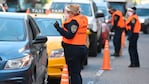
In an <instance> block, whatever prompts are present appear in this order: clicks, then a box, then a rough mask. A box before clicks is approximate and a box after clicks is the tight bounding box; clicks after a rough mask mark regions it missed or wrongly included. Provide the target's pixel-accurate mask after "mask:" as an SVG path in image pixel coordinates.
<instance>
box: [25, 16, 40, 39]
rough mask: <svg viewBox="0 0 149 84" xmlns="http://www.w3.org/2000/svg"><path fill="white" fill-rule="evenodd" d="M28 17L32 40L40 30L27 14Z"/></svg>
mask: <svg viewBox="0 0 149 84" xmlns="http://www.w3.org/2000/svg"><path fill="white" fill-rule="evenodd" d="M28 17H29V25H30V27H31V31H32V33H33V40H34V39H35V38H36V36H37V35H38V34H40V30H39V28H38V26H37V24H36V22H35V21H34V19H33V18H32V17H31V16H28Z"/></svg>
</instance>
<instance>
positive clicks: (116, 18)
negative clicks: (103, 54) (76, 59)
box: [109, 7, 125, 57]
mask: <svg viewBox="0 0 149 84" xmlns="http://www.w3.org/2000/svg"><path fill="white" fill-rule="evenodd" d="M109 13H110V14H111V15H112V18H111V23H112V29H111V32H114V37H113V45H114V53H113V54H112V56H116V57H119V56H120V49H121V35H122V32H123V30H124V29H125V22H124V17H123V14H122V12H121V11H119V10H116V9H114V8H112V7H110V8H109Z"/></svg>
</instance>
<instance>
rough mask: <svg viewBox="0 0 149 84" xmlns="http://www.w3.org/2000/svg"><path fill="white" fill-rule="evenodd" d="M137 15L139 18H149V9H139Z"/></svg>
mask: <svg viewBox="0 0 149 84" xmlns="http://www.w3.org/2000/svg"><path fill="white" fill-rule="evenodd" d="M136 13H137V15H138V16H149V9H143V8H137V10H136Z"/></svg>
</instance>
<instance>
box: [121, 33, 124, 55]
mask: <svg viewBox="0 0 149 84" xmlns="http://www.w3.org/2000/svg"><path fill="white" fill-rule="evenodd" d="M124 47H125V32H122V36H121V49H120V56H121V55H122V50H123V48H124Z"/></svg>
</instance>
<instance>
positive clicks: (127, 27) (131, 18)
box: [126, 14, 141, 33]
mask: <svg viewBox="0 0 149 84" xmlns="http://www.w3.org/2000/svg"><path fill="white" fill-rule="evenodd" d="M134 18H135V19H136V23H135V26H134V30H133V32H134V33H139V32H140V30H141V24H140V21H139V18H138V16H137V15H136V14H134V15H132V16H131V17H129V18H128V19H127V20H126V29H127V30H131V27H130V25H128V24H129V23H130V22H131V21H132V20H133V19H134Z"/></svg>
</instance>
